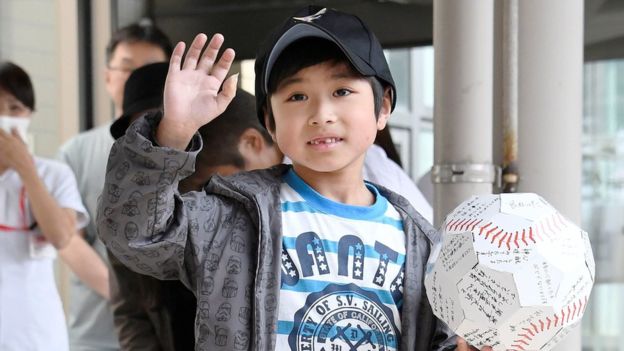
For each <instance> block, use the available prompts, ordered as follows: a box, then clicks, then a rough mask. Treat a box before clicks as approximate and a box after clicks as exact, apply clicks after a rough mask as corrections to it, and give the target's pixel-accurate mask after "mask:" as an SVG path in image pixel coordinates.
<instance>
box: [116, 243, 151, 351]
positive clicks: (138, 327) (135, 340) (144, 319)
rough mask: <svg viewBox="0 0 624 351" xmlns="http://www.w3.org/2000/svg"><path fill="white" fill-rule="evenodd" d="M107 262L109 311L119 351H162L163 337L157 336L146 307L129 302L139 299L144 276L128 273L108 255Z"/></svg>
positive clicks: (126, 269)
mask: <svg viewBox="0 0 624 351" xmlns="http://www.w3.org/2000/svg"><path fill="white" fill-rule="evenodd" d="M109 258H110V264H111V272H110V275H109V277H110V290H111V291H110V294H111V307H112V309H113V321H114V324H115V330H116V331H117V336H118V338H119V346H120V350H137V351H140V350H145V351H148V350H149V351H152V350H153V351H160V350H163V347H162V346H161V338H162V335H157V332H156V328H155V326H154V324H153V322H152V320H151V319H150V316H149V314H148V312H147V311H146V309H145V307H144V306H143V305H141V303H140V302H139V301H136V299H132V298H131V296H138V291H140V287H139V281H140V279H144V277H145V276H142V275H140V274H138V273H135V272H133V271H131V270H129V269H128V268H126V267H125V266H124V265H122V264H121V262H119V261H118V260H117V259H116V258H115V257H114V256H112V255H109ZM153 313H155V312H153Z"/></svg>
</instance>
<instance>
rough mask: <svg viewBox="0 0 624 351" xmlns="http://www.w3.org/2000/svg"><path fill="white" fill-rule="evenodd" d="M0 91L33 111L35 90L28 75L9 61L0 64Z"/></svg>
mask: <svg viewBox="0 0 624 351" xmlns="http://www.w3.org/2000/svg"><path fill="white" fill-rule="evenodd" d="M0 89H2V90H5V91H7V92H9V93H11V95H13V96H15V98H16V99H18V100H19V101H20V102H21V103H22V104H24V106H26V107H28V108H29V109H31V110H32V111H34V110H35V90H34V89H33V85H32V81H31V80H30V77H29V76H28V73H26V71H24V70H23V69H22V68H21V67H20V66H18V65H16V64H14V63H13V62H10V61H5V62H2V63H0Z"/></svg>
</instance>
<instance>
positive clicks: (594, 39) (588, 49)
mask: <svg viewBox="0 0 624 351" xmlns="http://www.w3.org/2000/svg"><path fill="white" fill-rule="evenodd" d="M432 1H433V0H387V1H383V0H331V1H330V0H328V1H322V0H319V1H302V0H290V1H287V0H176V1H172V0H150V1H149V3H148V7H149V10H148V12H149V13H150V14H151V16H152V17H153V18H155V20H156V23H157V24H158V25H159V26H160V27H161V28H163V30H164V31H165V32H166V33H167V34H168V35H169V36H170V37H171V39H172V40H174V41H178V40H185V41H189V40H191V39H192V38H193V36H194V35H195V34H196V33H198V32H205V33H215V32H220V33H223V34H224V36H225V38H226V41H227V44H228V46H230V47H234V48H236V51H237V56H238V57H239V58H253V57H254V56H255V52H256V48H257V47H258V46H259V44H260V43H261V42H262V40H263V39H264V38H265V37H266V36H267V35H268V31H269V30H270V29H272V28H274V27H275V26H276V25H279V24H280V23H282V21H283V20H284V19H285V18H287V17H288V16H290V15H291V14H292V13H293V12H294V11H296V10H297V9H299V8H301V7H303V6H304V5H308V4H310V3H312V4H316V5H321V6H325V7H333V8H337V9H340V10H344V11H347V12H352V13H355V14H357V15H358V16H360V17H361V18H362V19H363V20H364V21H365V22H366V23H367V24H368V25H369V26H370V27H371V28H372V30H373V32H375V34H376V35H377V37H378V38H379V40H380V41H381V43H382V45H383V46H384V47H387V48H391V47H407V46H417V45H429V44H431V42H432V36H433V33H432V30H433V5H432ZM436 1H443V0H436ZM495 1H499V0H495ZM519 1H524V0H519ZM584 4H585V58H586V60H598V59H608V58H624V0H585V2H584ZM120 10H123V9H120Z"/></svg>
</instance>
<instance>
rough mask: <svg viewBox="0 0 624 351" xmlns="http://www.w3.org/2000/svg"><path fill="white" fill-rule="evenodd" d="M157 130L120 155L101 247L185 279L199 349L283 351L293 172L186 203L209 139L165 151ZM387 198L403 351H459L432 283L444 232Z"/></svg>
mask: <svg viewBox="0 0 624 351" xmlns="http://www.w3.org/2000/svg"><path fill="white" fill-rule="evenodd" d="M158 123H159V116H151V117H148V118H142V119H140V120H139V121H137V122H136V123H134V124H133V126H132V127H131V128H129V129H128V131H127V133H126V136H124V137H122V138H121V139H119V140H118V141H117V142H116V143H115V144H114V145H113V148H112V149H111V153H110V157H109V161H108V166H107V172H106V181H105V187H104V191H103V193H102V198H101V200H100V204H99V208H98V216H97V224H98V232H99V235H100V237H101V239H102V241H103V242H104V243H105V244H106V245H107V246H108V248H109V249H110V250H111V251H112V252H113V253H114V255H115V256H116V257H117V258H118V259H119V260H120V261H121V262H122V263H123V264H125V265H127V266H128V267H130V268H131V269H133V270H135V271H137V272H139V273H142V274H147V275H151V276H154V277H156V278H159V279H179V280H181V281H182V282H183V283H184V284H185V285H186V286H187V287H188V288H189V289H191V290H192V291H193V292H194V293H195V295H196V296H197V300H198V301H197V306H198V307H197V316H196V322H195V335H196V341H197V342H196V349H197V350H274V348H275V347H274V345H275V336H276V328H277V308H278V304H279V303H278V299H279V296H280V278H281V268H280V264H281V261H280V253H281V247H282V242H281V241H282V237H281V227H282V223H281V213H280V211H281V210H280V201H279V195H280V194H279V193H280V191H279V189H280V184H281V181H282V175H283V174H284V173H285V172H286V170H287V169H288V168H287V166H283V165H282V166H277V167H274V168H271V169H268V170H262V171H255V172H243V173H239V174H237V175H235V176H231V177H227V178H222V177H213V178H212V179H211V181H210V182H209V184H207V185H206V187H205V189H204V191H201V192H190V193H187V194H184V195H183V196H181V195H180V194H179V193H178V192H177V185H178V181H179V180H180V179H182V178H184V177H186V176H188V175H190V174H191V173H192V172H193V169H194V164H195V156H196V155H197V152H198V151H199V150H200V148H201V138H200V137H199V136H198V135H195V137H194V138H193V140H192V141H191V143H190V145H189V148H188V151H178V150H174V149H170V148H164V147H159V146H158V145H157V144H156V143H155V142H154V141H153V140H154V138H153V135H154V131H155V130H156V127H157V125H158ZM379 191H380V193H381V194H382V195H383V196H385V197H386V198H387V199H388V201H389V202H390V203H391V204H392V205H394V207H395V208H396V209H397V211H398V212H399V213H400V214H401V216H402V218H403V224H404V229H405V233H406V235H407V238H406V245H407V247H406V256H407V259H406V266H405V280H404V288H403V289H404V290H403V307H402V310H401V329H402V330H401V350H404V351H405V350H417V351H430V350H453V349H455V337H454V335H453V333H452V332H450V331H449V330H448V328H447V327H446V326H445V325H444V324H443V323H442V322H440V321H439V320H438V319H437V318H436V317H435V316H434V315H433V313H432V311H431V307H430V306H429V302H428V301H427V297H426V294H425V291H424V285H423V279H424V272H425V266H426V263H427V258H428V256H429V252H430V248H431V245H432V242H433V240H437V234H436V231H435V230H434V229H433V228H432V227H431V226H430V225H429V224H428V223H427V222H426V221H425V220H424V219H423V218H422V217H421V216H420V215H419V214H418V213H417V212H416V211H415V210H414V209H413V208H412V207H411V206H410V204H409V202H408V201H407V200H405V199H404V198H403V197H401V196H399V195H397V194H394V193H392V192H390V191H388V190H386V189H384V188H382V187H379Z"/></svg>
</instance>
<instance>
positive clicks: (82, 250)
mask: <svg viewBox="0 0 624 351" xmlns="http://www.w3.org/2000/svg"><path fill="white" fill-rule="evenodd" d="M171 50H172V48H171V43H170V42H169V39H168V38H167V37H166V36H165V35H164V34H163V33H162V32H161V31H160V30H159V29H158V28H157V27H155V26H153V25H152V24H151V23H146V24H143V23H141V24H133V25H130V26H128V27H124V28H122V29H120V30H119V31H117V32H115V33H114V34H113V35H112V38H111V40H110V41H109V43H108V46H107V48H106V56H107V57H106V58H107V67H106V71H105V72H104V74H105V83H106V90H107V92H108V94H109V95H110V97H111V99H112V101H113V104H114V106H115V116H120V115H121V111H122V100H123V89H124V84H125V83H126V80H127V79H128V76H129V75H130V73H131V72H132V71H133V70H134V69H136V68H138V67H141V66H143V65H145V64H149V63H154V62H163V61H167V60H168V58H169V56H170V55H171ZM111 123H112V122H111ZM111 123H107V124H106V125H103V126H100V127H98V128H95V129H92V130H90V131H87V132H84V133H81V134H80V135H78V136H76V137H74V138H72V139H71V140H69V141H68V142H66V143H65V144H64V145H63V146H62V147H61V150H60V154H59V158H60V159H62V160H63V161H65V162H66V163H67V164H68V165H69V166H70V167H71V168H72V170H73V172H74V174H75V175H76V180H77V181H78V188H79V190H80V194H81V196H82V200H83V202H84V204H85V206H86V207H87V210H88V212H89V215H90V216H91V223H89V226H88V227H87V228H86V230H85V231H84V233H83V234H84V238H85V239H86V241H87V242H88V243H89V244H90V245H91V247H92V248H93V249H94V250H95V251H96V252H97V253H98V255H92V254H89V252H88V250H89V249H90V247H89V246H86V245H75V246H73V247H70V248H69V250H66V252H65V253H64V257H63V259H64V260H65V261H70V262H74V263H75V262H80V265H76V264H74V265H72V266H74V267H76V266H78V267H79V268H80V269H74V272H75V273H76V276H75V277H72V281H71V288H70V306H69V316H68V319H69V321H68V322H69V340H70V348H71V350H72V351H95V350H97V351H109V350H119V343H118V340H117V335H116V333H115V331H114V327H113V316H112V311H111V307H110V304H109V302H108V297H109V285H108V268H107V267H108V258H107V255H106V249H105V247H104V245H103V244H102V243H101V242H100V241H99V240H98V239H97V235H96V232H95V226H94V224H93V221H94V220H95V214H96V208H97V198H98V196H99V195H100V193H101V192H102V188H103V186H104V174H105V172H106V160H107V158H108V153H109V151H110V148H111V146H112V144H113V138H112V136H111V135H110V132H109V129H110V125H111ZM74 241H76V240H74ZM91 251H93V250H91Z"/></svg>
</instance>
